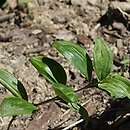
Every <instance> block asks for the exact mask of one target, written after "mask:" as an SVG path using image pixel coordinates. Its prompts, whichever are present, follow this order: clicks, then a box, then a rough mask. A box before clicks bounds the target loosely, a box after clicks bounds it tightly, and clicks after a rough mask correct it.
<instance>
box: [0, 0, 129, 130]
mask: <svg viewBox="0 0 130 130" xmlns="http://www.w3.org/2000/svg"><path fill="white" fill-rule="evenodd" d="M97 37H103V38H104V39H105V40H106V41H107V43H108V45H109V47H110V48H111V50H112V52H113V55H114V66H113V69H114V71H115V72H120V71H121V64H120V61H121V60H122V59H123V58H126V59H127V58H129V56H130V0H32V1H30V2H29V3H28V7H25V6H24V5H23V4H22V3H20V4H18V5H17V4H16V3H15V0H12V2H10V3H9V5H8V7H7V8H5V9H3V10H2V9H1V10H0V68H4V69H6V70H8V71H9V72H11V73H13V74H14V75H15V76H16V77H17V78H18V79H19V80H20V81H21V82H22V83H23V85H24V86H25V88H26V90H27V93H28V96H29V101H30V102H32V103H34V104H38V103H40V102H43V101H45V100H48V99H51V98H53V97H54V96H55V93H54V91H53V89H52V88H51V84H50V83H49V82H48V81H46V80H45V79H44V78H43V77H39V75H38V72H37V71H36V69H35V68H34V67H33V66H32V65H31V63H30V62H29V58H30V57H31V56H34V55H44V56H47V57H50V58H53V59H55V60H57V61H58V62H59V63H60V64H61V65H62V66H63V67H64V68H65V71H66V73H67V78H68V79H67V84H68V85H69V86H71V87H72V88H73V90H77V89H80V88H82V87H85V86H86V85H87V80H85V79H84V77H83V76H82V75H81V74H80V73H79V71H77V70H76V69H75V68H74V67H73V66H72V65H70V64H69V63H68V62H67V60H66V59H65V58H64V57H63V56H61V55H59V53H58V52H57V51H56V50H55V49H54V48H53V47H52V43H53V41H55V40H56V39H63V40H68V41H73V42H74V43H75V44H78V45H80V46H82V47H84V48H85V49H86V52H87V53H88V54H89V55H90V56H92V50H93V46H94V40H95V38H97ZM129 73H130V66H129V64H126V65H125V69H124V76H125V77H127V78H130V74H129ZM77 94H78V96H79V97H80V101H79V102H80V104H83V105H84V107H85V108H86V109H87V111H88V114H89V116H90V120H89V124H88V126H87V127H86V128H85V130H104V129H105V130H114V129H116V130H128V129H130V118H128V116H129V113H127V115H126V114H124V113H126V111H127V110H129V109H130V101H129V100H128V99H127V98H124V99H115V98H113V97H111V96H110V95H109V94H108V93H106V92H104V91H102V90H100V89H99V88H96V87H95V88H86V89H83V90H82V91H79V92H78V93H77ZM9 95H10V93H9V92H8V91H6V90H5V89H4V88H3V86H2V85H0V101H2V100H3V98H4V97H6V96H9ZM123 114H124V116H123V117H122V118H120V119H119V120H118V118H119V117H120V116H121V115H123ZM125 116H127V119H125V118H124V117H125ZM11 118H12V117H4V118H0V130H6V129H7V127H8V125H9V122H10V120H11ZM80 119H81V118H80V116H79V115H78V114H77V113H76V112H74V111H73V110H70V109H68V108H66V107H65V106H63V105H62V104H60V103H59V102H56V101H55V102H49V103H47V104H44V105H41V106H39V107H38V110H37V112H35V113H33V114H32V115H23V116H17V117H16V119H15V120H14V121H13V123H12V125H11V127H10V130H67V129H69V130H83V128H82V123H78V124H77V125H76V124H75V123H77V121H80ZM71 125H72V126H73V127H70V128H67V127H68V126H71Z"/></svg>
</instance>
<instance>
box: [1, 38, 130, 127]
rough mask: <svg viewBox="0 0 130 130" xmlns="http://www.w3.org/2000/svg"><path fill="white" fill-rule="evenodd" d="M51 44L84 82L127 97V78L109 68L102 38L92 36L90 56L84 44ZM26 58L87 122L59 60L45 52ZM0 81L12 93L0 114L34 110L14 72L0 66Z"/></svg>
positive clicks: (110, 59) (109, 59) (109, 54)
mask: <svg viewBox="0 0 130 130" xmlns="http://www.w3.org/2000/svg"><path fill="white" fill-rule="evenodd" d="M53 47H55V48H56V49H57V50H58V51H59V52H60V53H61V54H62V55H63V56H64V57H65V58H66V59H67V60H68V61H69V62H70V63H72V64H73V65H74V66H75V68H77V69H78V70H79V71H80V72H81V74H82V75H83V76H84V78H86V79H87V80H88V85H87V86H89V87H91V86H94V87H98V88H99V89H102V90H104V91H107V92H109V93H110V94H111V96H114V97H116V98H124V97H128V98H130V80H129V79H127V78H125V77H123V76H121V75H120V74H117V73H114V72H113V71H112V67H113V56H112V52H111V50H110V48H109V47H108V45H107V43H106V42H105V41H104V40H103V39H102V38H97V39H96V40H95V45H94V49H93V60H92V59H91V58H90V57H89V55H88V54H87V53H86V51H85V49H84V48H82V47H80V46H79V45H77V44H75V43H72V42H70V41H63V40H57V41H54V43H53ZM30 62H31V63H32V65H33V66H34V67H35V68H36V69H37V71H38V73H39V74H40V75H41V76H43V77H44V78H46V79H47V80H48V81H49V82H50V83H51V84H52V88H53V90H54V91H55V94H56V95H57V97H58V100H60V101H61V102H64V103H65V104H67V105H68V106H70V107H71V108H72V109H74V110H75V111H76V112H78V113H79V114H80V115H81V117H82V118H83V119H84V122H85V124H87V123H88V119H89V117H88V113H87V111H86V109H85V108H84V107H83V106H81V105H80V104H79V103H78V101H79V97H78V95H77V94H76V92H74V91H73V90H72V89H71V88H70V87H69V86H67V85H66V82H67V76H66V72H65V70H64V68H63V67H62V66H61V65H60V63H58V62H57V61H55V60H53V59H51V58H48V57H46V56H33V57H31V58H30ZM93 71H94V72H95V74H96V79H94V78H93V77H92V72H93ZM0 83H1V84H2V85H3V86H4V87H5V88H6V89H8V90H9V91H10V92H11V93H12V94H13V96H12V97H6V98H5V99H4V100H3V102H2V103H1V105H0V116H1V117H4V116H16V115H23V114H31V113H32V112H34V111H35V110H37V107H36V106H35V105H34V104H32V103H30V102H28V96H27V93H26V90H25V88H24V86H23V85H22V83H21V82H20V81H19V80H18V79H16V78H15V77H14V75H12V74H11V73H9V72H8V71H6V70H4V69H0ZM86 89H87V87H86Z"/></svg>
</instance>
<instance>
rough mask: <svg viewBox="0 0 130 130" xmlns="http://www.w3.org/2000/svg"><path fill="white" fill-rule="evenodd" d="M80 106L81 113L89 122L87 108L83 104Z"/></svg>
mask: <svg viewBox="0 0 130 130" xmlns="http://www.w3.org/2000/svg"><path fill="white" fill-rule="evenodd" d="M79 107H80V108H79V114H80V115H81V116H82V117H83V119H84V120H85V122H86V123H88V120H89V116H88V112H87V110H86V109H85V108H84V107H83V106H81V105H79Z"/></svg>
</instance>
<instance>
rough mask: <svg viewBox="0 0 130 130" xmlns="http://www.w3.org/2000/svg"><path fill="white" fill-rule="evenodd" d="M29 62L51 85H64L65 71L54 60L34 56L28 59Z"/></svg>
mask: <svg viewBox="0 0 130 130" xmlns="http://www.w3.org/2000/svg"><path fill="white" fill-rule="evenodd" d="M30 62H31V63H32V64H33V66H34V67H35V68H36V69H37V70H38V72H39V74H40V75H42V76H44V77H45V78H46V79H47V80H48V81H50V82H51V83H62V84H66V80H67V76H66V73H65V70H64V68H63V67H62V66H61V65H60V64H59V63H58V62H56V61H55V60H53V59H50V58H47V57H44V56H34V57H32V58H30Z"/></svg>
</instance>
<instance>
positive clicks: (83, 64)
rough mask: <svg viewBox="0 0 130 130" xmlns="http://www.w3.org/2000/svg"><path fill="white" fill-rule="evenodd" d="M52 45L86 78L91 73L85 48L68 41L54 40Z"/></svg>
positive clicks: (90, 62)
mask: <svg viewBox="0 0 130 130" xmlns="http://www.w3.org/2000/svg"><path fill="white" fill-rule="evenodd" d="M54 47H55V48H56V49H57V50H58V51H59V52H60V53H61V54H62V55H64V56H65V58H66V59H67V60H68V61H69V62H70V63H72V64H73V65H74V66H75V67H76V68H78V69H79V70H80V72H81V73H82V74H83V75H84V76H85V77H86V78H88V79H91V75H92V61H91V59H90V57H89V56H88V54H86V52H85V50H84V49H83V48H81V47H80V46H79V45H76V44H74V43H72V42H69V41H55V42H54Z"/></svg>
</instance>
